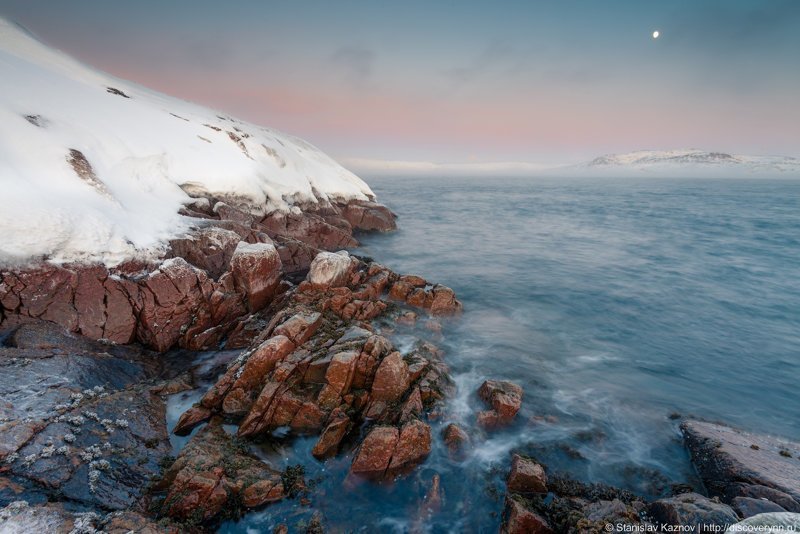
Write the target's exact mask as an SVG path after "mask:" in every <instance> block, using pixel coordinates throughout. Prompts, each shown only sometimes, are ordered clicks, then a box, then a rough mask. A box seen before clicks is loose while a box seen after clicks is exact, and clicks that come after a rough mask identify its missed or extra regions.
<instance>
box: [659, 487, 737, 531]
mask: <svg viewBox="0 0 800 534" xmlns="http://www.w3.org/2000/svg"><path fill="white" fill-rule="evenodd" d="M647 512H648V514H649V515H650V517H651V518H652V520H653V522H655V523H656V524H657V525H662V526H663V527H666V526H684V527H691V528H692V532H724V530H725V529H726V528H727V527H728V526H730V525H733V524H734V523H736V522H737V521H738V520H739V518H738V517H737V516H736V512H734V511H733V509H732V508H731V507H730V506H728V505H727V504H723V503H721V502H718V501H713V500H711V499H709V498H707V497H703V496H702V495H699V494H697V493H683V494H681V495H677V496H675V497H670V498H668V499H660V500H658V501H655V502H653V503H651V504H650V506H648V508H647ZM663 527H662V528H663Z"/></svg>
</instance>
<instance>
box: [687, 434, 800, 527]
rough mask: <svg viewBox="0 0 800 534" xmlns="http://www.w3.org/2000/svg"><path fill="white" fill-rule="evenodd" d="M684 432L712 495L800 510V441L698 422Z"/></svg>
mask: <svg viewBox="0 0 800 534" xmlns="http://www.w3.org/2000/svg"><path fill="white" fill-rule="evenodd" d="M681 431H682V432H683V435H684V439H685V441H686V446H687V447H688V449H689V453H690V455H691V458H692V463H694V465H695V467H696V468H697V472H698V473H699V475H700V477H701V478H702V480H703V484H704V485H705V487H706V488H707V489H708V492H709V494H710V495H712V496H716V497H719V498H720V499H721V500H722V501H723V502H727V503H731V502H732V501H733V499H735V498H737V497H745V498H751V499H764V500H766V501H769V502H771V503H774V504H775V505H778V506H780V507H781V508H783V509H784V510H786V511H790V512H800V443H797V442H792V441H788V440H783V439H780V438H775V437H770V436H763V435H758V434H752V433H749V432H744V431H741V430H737V429H735V428H732V427H728V426H724V425H720V424H715V423H707V422H703V421H694V420H689V421H684V422H683V423H682V424H681ZM741 505H742V504H741V501H740V506H741Z"/></svg>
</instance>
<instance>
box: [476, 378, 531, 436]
mask: <svg viewBox="0 0 800 534" xmlns="http://www.w3.org/2000/svg"><path fill="white" fill-rule="evenodd" d="M478 395H479V396H480V398H481V399H482V400H483V401H484V402H485V403H486V404H487V405H488V406H489V407H491V408H492V409H491V410H489V411H487V412H482V413H481V414H479V417H478V422H479V423H480V424H481V426H483V427H485V428H493V427H496V426H501V425H507V424H509V423H510V422H511V421H512V420H513V419H514V416H515V415H517V412H518V411H519V409H520V406H522V388H521V387H519V386H518V385H516V384H514V383H513V382H507V381H498V380H486V381H485V382H484V383H483V384H482V385H481V387H480V389H479V390H478Z"/></svg>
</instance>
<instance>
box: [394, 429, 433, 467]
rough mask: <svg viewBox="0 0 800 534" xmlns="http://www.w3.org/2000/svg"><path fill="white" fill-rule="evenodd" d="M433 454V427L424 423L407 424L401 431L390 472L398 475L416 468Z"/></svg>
mask: <svg viewBox="0 0 800 534" xmlns="http://www.w3.org/2000/svg"><path fill="white" fill-rule="evenodd" d="M430 452H431V427H430V426H429V425H427V424H426V423H423V422H422V421H419V420H415V421H411V422H410V423H406V424H405V425H404V426H403V428H402V429H401V430H400V436H399V438H398V441H397V446H396V447H395V450H394V453H393V454H392V460H391V462H390V463H389V471H390V472H391V473H397V472H400V471H403V470H407V469H409V468H411V467H414V466H416V465H417V464H418V463H420V462H421V461H422V460H424V459H425V458H427V456H428V455H429V454H430Z"/></svg>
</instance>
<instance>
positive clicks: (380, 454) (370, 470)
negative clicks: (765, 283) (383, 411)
mask: <svg viewBox="0 0 800 534" xmlns="http://www.w3.org/2000/svg"><path fill="white" fill-rule="evenodd" d="M399 439H400V432H399V431H398V430H397V429H396V428H394V427H391V426H378V427H375V428H373V429H372V430H371V431H370V433H369V434H367V437H365V438H364V441H363V442H362V443H361V447H360V448H359V449H358V453H357V454H356V457H355V459H354V460H353V465H352V466H351V467H350V472H352V473H354V474H357V475H364V476H370V477H375V476H378V477H381V476H383V474H384V473H385V472H386V469H388V467H389V462H391V460H392V455H393V454H394V450H395V446H396V445H397V442H398V440H399Z"/></svg>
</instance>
